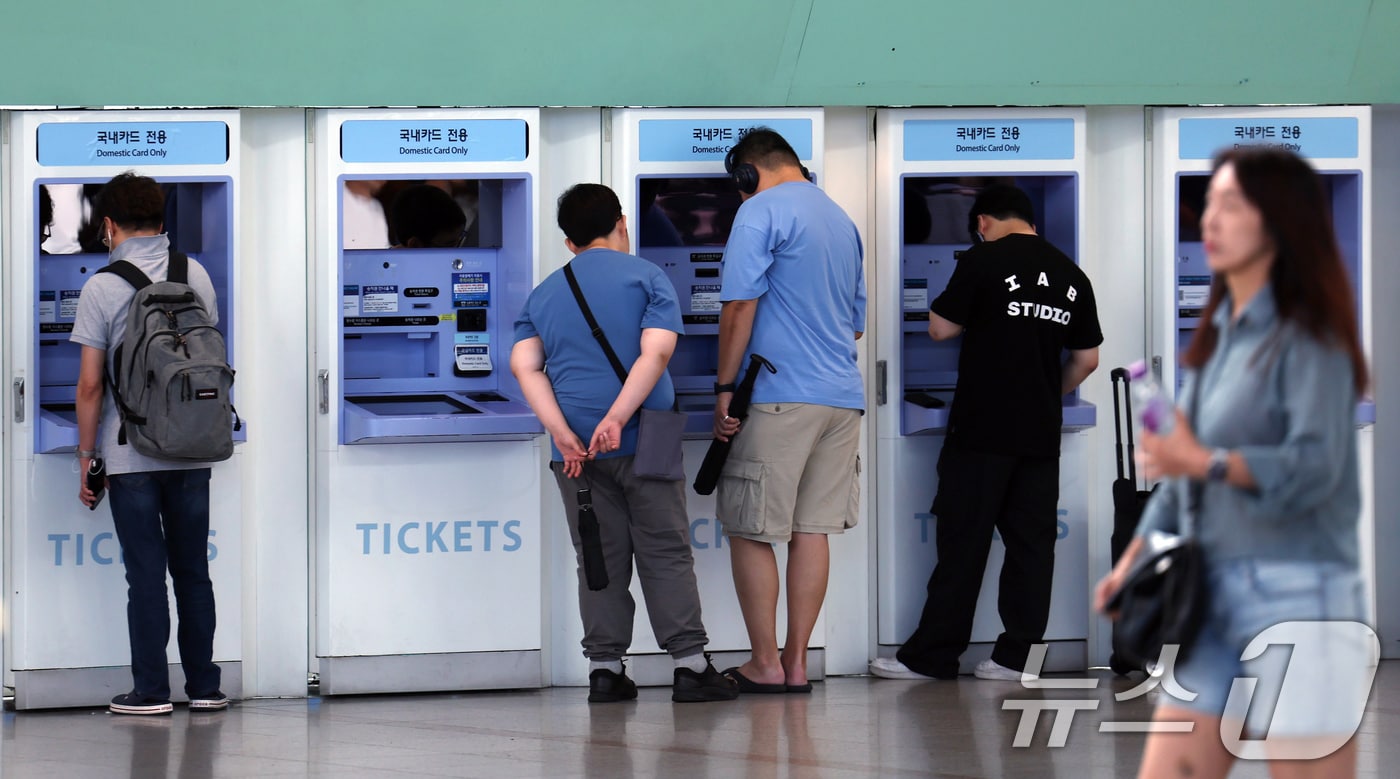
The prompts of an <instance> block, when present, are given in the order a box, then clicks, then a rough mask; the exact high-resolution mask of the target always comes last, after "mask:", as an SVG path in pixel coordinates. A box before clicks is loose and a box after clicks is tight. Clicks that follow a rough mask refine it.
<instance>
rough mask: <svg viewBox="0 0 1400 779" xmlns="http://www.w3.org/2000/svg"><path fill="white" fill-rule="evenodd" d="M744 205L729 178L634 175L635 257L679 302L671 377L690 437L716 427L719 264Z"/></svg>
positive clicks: (706, 433) (708, 431)
mask: <svg viewBox="0 0 1400 779" xmlns="http://www.w3.org/2000/svg"><path fill="white" fill-rule="evenodd" d="M741 202H743V201H742V200H741V199H740V197H739V190H738V189H737V188H735V186H734V182H733V181H731V180H730V179H729V177H728V176H675V177H661V176H639V177H638V178H637V210H636V213H637V214H638V217H637V254H638V255H639V256H641V257H643V258H645V259H647V260H650V261H652V262H654V263H656V265H657V266H659V267H660V268H661V269H662V270H663V271H665V272H666V276H667V277H668V278H669V279H670V280H671V285H672V286H674V287H675V288H676V295H677V297H678V298H680V304H681V317H682V321H683V322H684V323H685V337H683V338H681V339H680V341H679V342H678V343H677V344H676V351H675V354H674V355H672V357H671V363H670V372H671V378H672V380H673V381H674V382H675V385H676V401H677V403H678V405H679V406H680V410H681V411H684V412H686V414H687V416H688V419H687V421H686V434H687V435H689V436H694V437H707V436H709V435H710V431H711V427H712V425H713V419H712V418H711V417H712V415H713V412H714V408H715V404H714V383H715V375H716V370H717V366H718V365H719V312H720V299H719V293H720V278H721V276H720V261H721V260H722V259H723V258H724V244H725V242H726V241H728V240H729V230H730V228H731V227H733V225H734V215H735V213H736V212H737V211H738V210H739V205H740V203H741Z"/></svg>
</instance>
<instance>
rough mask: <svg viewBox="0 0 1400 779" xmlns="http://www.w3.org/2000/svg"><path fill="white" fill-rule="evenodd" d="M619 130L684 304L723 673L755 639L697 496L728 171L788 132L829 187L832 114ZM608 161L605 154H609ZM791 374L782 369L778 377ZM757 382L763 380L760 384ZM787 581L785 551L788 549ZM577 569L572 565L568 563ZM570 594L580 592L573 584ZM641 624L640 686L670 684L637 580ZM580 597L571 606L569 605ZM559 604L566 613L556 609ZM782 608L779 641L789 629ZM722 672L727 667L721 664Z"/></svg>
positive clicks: (617, 122) (694, 445) (707, 118)
mask: <svg viewBox="0 0 1400 779" xmlns="http://www.w3.org/2000/svg"><path fill="white" fill-rule="evenodd" d="M608 118H610V119H611V123H612V142H611V164H612V188H613V189H614V190H615V191H616V192H617V195H618V198H619V199H620V200H621V201H622V210H623V212H624V213H626V214H627V215H628V225H629V227H630V228H631V238H632V246H633V252H634V253H636V254H638V255H639V256H641V257H642V258H644V259H647V260H650V261H652V262H654V263H656V264H657V265H658V266H660V267H661V269H662V270H664V271H665V272H666V275H667V277H668V278H669V279H670V281H671V284H672V286H674V287H675V289H676V294H677V296H678V297H679V299H680V306H681V315H682V320H683V322H684V325H685V333H684V334H683V335H682V336H681V338H680V340H679V342H678V343H677V345H676V352H675V354H674V355H673V356H672V358H671V362H670V366H669V370H670V372H671V378H672V380H673V381H674V382H675V385H676V396H677V402H678V404H679V407H680V409H681V410H682V411H685V412H686V413H687V414H688V415H689V417H690V419H689V422H688V423H687V426H686V432H687V438H688V440H687V441H686V442H685V444H684V453H685V467H686V483H687V489H686V501H687V505H688V509H689V512H690V536H691V550H692V553H693V554H694V557H695V575H696V578H697V579H698V581H699V587H700V601H701V603H702V604H703V606H704V611H705V630H706V632H707V633H708V635H709V639H710V644H709V647H708V651H710V652H712V653H714V654H715V655H716V656H717V659H716V661H715V662H716V664H720V663H722V662H728V661H729V660H732V661H733V662H730V663H729V664H730V665H736V664H738V663H741V662H743V661H744V660H745V659H747V656H748V649H749V639H748V633H747V632H746V631H745V630H744V621H743V616H742V614H741V613H740V610H739V603H738V600H736V598H735V596H734V580H733V577H732V575H731V573H730V567H729V546H728V544H727V543H726V542H725V540H724V534H723V531H722V530H721V529H720V527H719V523H718V521H717V520H716V519H715V498H714V496H713V495H697V494H695V492H694V490H691V489H690V488H689V484H690V483H692V482H694V480H695V475H696V472H697V471H698V470H699V468H700V463H701V462H702V461H703V460H704V457H705V452H706V450H707V449H708V448H709V445H710V440H711V430H712V427H713V424H714V383H715V371H716V366H717V364H718V360H719V312H720V271H721V263H720V261H721V259H722V258H723V256H724V244H725V242H726V241H727V240H728V237H729V228H730V227H731V226H732V224H733V222H734V215H735V212H736V211H737V210H738V208H739V204H740V202H741V200H740V198H739V191H738V189H737V188H735V186H734V184H733V182H732V181H731V180H730V179H729V176H728V175H727V174H726V173H725V170H724V156H725V154H726V153H727V152H728V151H729V149H730V147H731V146H733V145H734V144H735V143H736V142H737V141H738V139H739V137H740V136H741V135H742V134H743V133H745V132H747V131H748V130H749V129H750V128H753V127H768V128H771V129H773V130H776V131H777V132H778V133H780V134H781V135H782V136H783V137H784V138H785V139H787V141H788V143H790V144H791V145H792V147H793V149H794V151H796V152H797V156H798V157H799V158H801V160H802V164H803V165H805V166H806V167H807V169H808V170H809V171H811V173H812V175H813V177H814V178H815V179H816V181H817V183H818V184H820V183H821V181H822V156H823V155H822V151H823V144H824V137H823V111H822V110H821V109H808V108H803V109H788V108H773V109H762V110H756V109H618V110H614V111H613V112H612V113H611V116H610V117H608ZM605 159H606V152H605ZM777 367H778V369H779V370H782V366H781V365H779V366H777ZM759 381H762V379H761V378H760V379H759ZM777 551H778V555H779V570H782V567H783V564H784V563H783V560H785V556H786V548H785V547H784V546H783V545H782V544H779V545H778V550H777ZM570 559H571V560H572V557H570ZM560 586H562V587H567V588H573V587H574V586H576V585H575V583H574V580H573V579H572V577H570V578H569V579H568V580H565V581H563V582H562V583H561V584H560ZM632 590H633V596H634V598H635V599H636V601H637V615H636V622H635V627H634V630H633V642H632V651H633V653H634V657H633V658H632V659H631V664H630V666H629V667H630V668H631V673H632V674H633V675H634V676H635V678H636V679H637V681H638V683H639V684H670V683H671V673H672V663H671V661H670V659H669V658H668V657H667V656H666V655H664V654H661V649H660V648H659V647H657V645H656V643H655V638H654V637H653V636H652V632H651V623H650V622H649V621H648V618H647V614H646V608H645V602H644V600H643V599H642V597H641V587H640V585H639V584H638V583H637V581H636V580H635V579H634V581H633V583H632ZM572 592H573V591H572V589H570V591H569V595H568V597H569V598H570V599H571V598H572V597H573V596H572ZM555 601H556V602H563V600H562V599H560V598H556V599H555ZM784 614H785V606H784V605H783V603H782V598H779V605H778V625H779V634H780V635H781V632H782V627H781V626H782V625H783V624H784V620H785V616H784ZM825 630H826V628H825V617H821V618H819V619H818V621H817V625H816V629H815V630H814V631H813V634H812V643H813V644H814V646H813V647H812V650H813V651H812V652H811V653H810V655H809V663H810V669H809V674H811V675H812V677H813V678H817V679H820V678H822V676H823V675H824V673H825V670H824V669H825V659H824V653H823V652H822V651H821V649H820V647H821V646H823V645H824V639H825ZM568 631H569V634H568V640H566V641H563V642H557V643H556V645H557V646H561V647H566V648H567V649H566V651H572V650H573V648H574V647H577V646H578V638H580V637H581V636H582V628H581V626H579V625H578V624H577V620H574V621H571V622H569V623H568ZM573 656H575V657H577V661H576V663H577V667H576V668H575V673H572V674H570V675H569V676H570V678H574V677H576V678H577V679H584V678H586V676H587V664H586V662H585V661H584V660H583V658H582V656H580V655H578V654H577V653H576V652H573ZM720 667H724V666H723V665H720Z"/></svg>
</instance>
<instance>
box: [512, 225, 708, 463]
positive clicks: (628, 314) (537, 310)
mask: <svg viewBox="0 0 1400 779" xmlns="http://www.w3.org/2000/svg"><path fill="white" fill-rule="evenodd" d="M572 264H573V267H574V274H575V275H576V276H578V283H579V287H580V288H582V289H583V294H584V297H585V298H586V299H587V300H588V307H589V308H590V309H591V310H592V311H593V316H594V318H596V319H597V320H598V325H599V326H600V327H602V328H603V332H604V333H605V334H606V335H607V337H608V343H609V344H611V345H612V348H613V351H615V352H617V357H618V359H619V360H621V361H622V367H623V369H624V370H630V369H631V367H632V363H634V362H636V361H637V358H638V357H640V356H641V354H642V345H641V339H642V330H644V329H646V328H660V329H663V330H671V331H673V332H676V333H680V332H683V331H684V325H683V324H682V322H681V308H680V302H679V301H678V300H677V299H676V290H675V288H674V287H672V286H671V281H670V279H667V278H666V274H665V273H664V272H663V271H662V270H661V269H660V268H658V267H657V266H655V265H653V264H652V263H650V262H647V261H646V260H644V259H642V258H640V257H634V256H632V255H630V254H622V253H621V252H615V251H612V250H611V249H589V250H588V251H586V252H583V253H582V254H579V255H578V256H576V257H574V259H573V260H572ZM536 336H539V338H540V340H541V341H542V342H543V343H544V354H545V368H546V370H547V371H548V372H549V381H550V384H552V385H553V386H554V397H555V398H556V399H557V400H558V401H559V408H560V410H561V411H563V412H564V418H565V419H566V420H567V421H568V423H569V429H571V430H573V431H574V434H575V435H577V436H578V437H579V440H580V441H582V442H583V445H584V446H588V439H589V438H590V437H591V436H592V435H593V430H594V428H596V427H597V426H598V423H599V422H601V421H603V416H604V415H606V414H607V413H608V409H609V408H611V407H612V404H613V401H614V400H616V399H617V395H618V393H619V392H621V391H622V383H621V382H620V381H618V378H617V373H616V372H614V371H613V369H612V366H611V365H610V364H608V357H607V355H606V354H605V353H604V352H603V347H602V345H601V344H599V343H598V341H597V339H595V338H594V337H593V333H592V331H590V330H589V329H588V321H587V320H585V319H584V318H583V312H582V311H581V310H579V307H578V303H577V301H575V300H574V294H573V292H572V291H571V290H570V289H569V281H568V279H567V278H565V277H564V271H563V269H560V270H557V271H555V272H554V273H551V274H550V275H549V276H548V278H546V279H545V280H544V281H543V282H541V283H540V285H539V286H538V287H535V289H534V291H532V292H531V293H530V297H529V298H527V299H526V301H525V309H524V310H523V311H521V312H520V318H519V319H516V320H515V341H516V343H519V342H520V341H524V340H526V339H529V338H534V337H536ZM675 397H676V392H675V386H674V385H673V384H672V383H671V374H670V372H669V371H668V372H663V373H662V374H661V379H660V380H658V381H657V382H656V387H655V388H653V389H652V391H651V394H650V395H649V396H647V399H646V401H645V402H643V403H642V406H643V407H644V408H656V409H663V408H670V407H671V406H672V404H673V403H674V402H675ZM550 446H551V449H552V450H553V457H554V459H555V460H556V461H562V460H563V459H564V458H563V456H562V455H561V454H560V453H559V450H558V448H555V447H554V446H553V443H552V442H551V445H550ZM636 451H637V417H636V416H635V415H634V416H633V417H632V419H631V420H629V421H628V423H627V425H626V426H625V427H624V428H623V429H622V445H621V446H620V447H619V448H618V449H617V450H616V451H613V452H608V453H606V454H600V455H598V457H599V458H600V459H601V458H606V457H625V456H630V455H632V454H634V453H635V452H636Z"/></svg>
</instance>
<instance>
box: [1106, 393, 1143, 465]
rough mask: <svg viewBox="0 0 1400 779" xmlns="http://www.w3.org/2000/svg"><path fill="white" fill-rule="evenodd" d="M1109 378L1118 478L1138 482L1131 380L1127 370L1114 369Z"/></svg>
mask: <svg viewBox="0 0 1400 779" xmlns="http://www.w3.org/2000/svg"><path fill="white" fill-rule="evenodd" d="M1109 377H1110V378H1111V379H1112V380H1113V440H1114V446H1115V452H1116V454H1117V455H1118V478H1120V479H1123V478H1128V479H1132V480H1133V482H1134V483H1136V482H1137V461H1136V458H1135V457H1134V454H1135V452H1134V449H1133V395H1132V392H1131V391H1130V389H1131V388H1130V386H1129V385H1130V383H1131V381H1132V380H1131V379H1129V378H1128V369H1127V368H1114V369H1113V370H1112V371H1110V372H1109ZM1119 384H1122V390H1121V393H1122V395H1123V409H1122V411H1121V412H1120V410H1119V408H1118V395H1119V393H1120V390H1119ZM1125 428H1126V429H1127V431H1128V447H1127V461H1128V462H1127V475H1126V476H1125V475H1124V468H1123V459H1124V448H1123V430H1124V429H1125Z"/></svg>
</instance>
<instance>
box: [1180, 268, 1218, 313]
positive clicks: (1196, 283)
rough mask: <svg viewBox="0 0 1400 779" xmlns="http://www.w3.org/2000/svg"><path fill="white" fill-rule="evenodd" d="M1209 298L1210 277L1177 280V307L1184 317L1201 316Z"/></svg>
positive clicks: (1186, 277) (1189, 277) (1191, 277)
mask: <svg viewBox="0 0 1400 779" xmlns="http://www.w3.org/2000/svg"><path fill="white" fill-rule="evenodd" d="M1209 298H1210V277H1209V276H1182V277H1180V278H1179V279H1177V288H1176V307H1177V309H1178V310H1180V312H1181V315H1182V316H1200V315H1201V309H1203V308H1205V307H1206V300H1208V299H1209Z"/></svg>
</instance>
